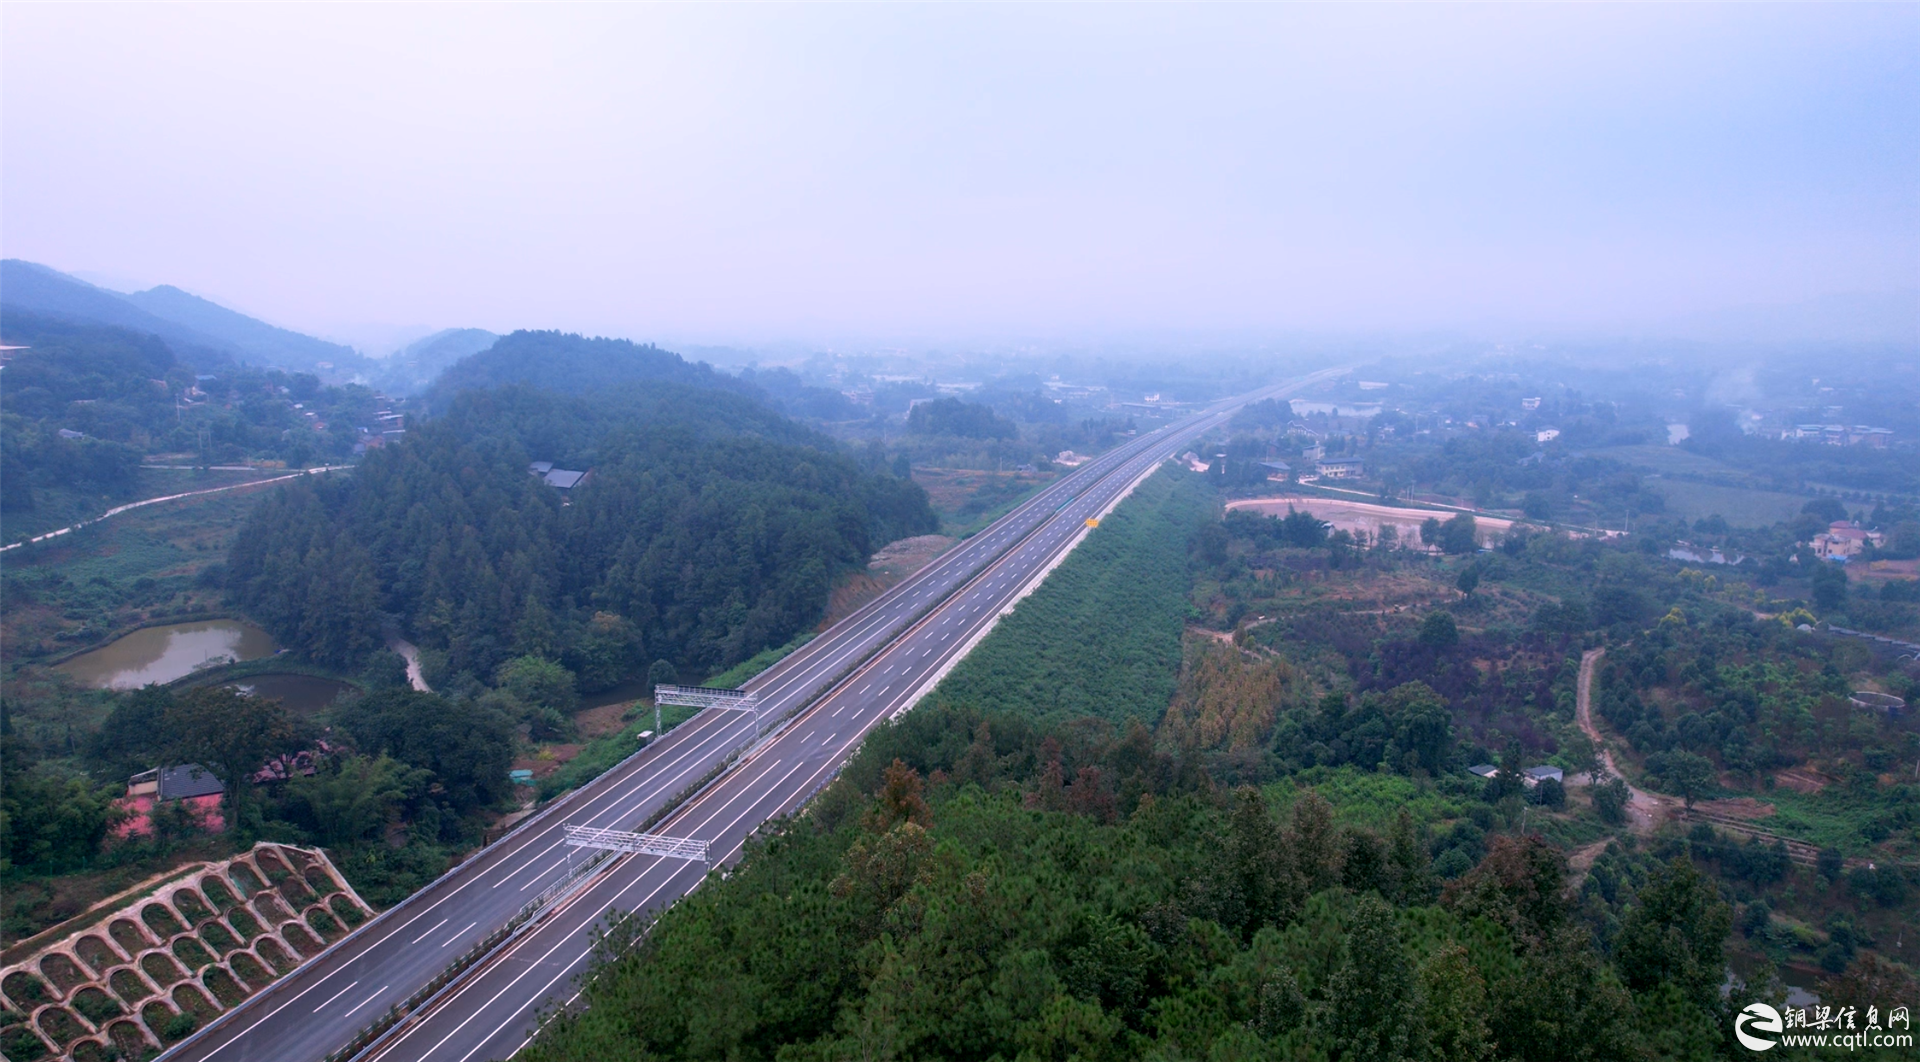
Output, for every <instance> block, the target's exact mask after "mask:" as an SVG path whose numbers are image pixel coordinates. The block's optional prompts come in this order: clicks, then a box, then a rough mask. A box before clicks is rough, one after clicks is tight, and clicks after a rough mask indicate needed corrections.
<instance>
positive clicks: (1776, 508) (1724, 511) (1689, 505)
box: [1648, 479, 1807, 527]
mask: <svg viewBox="0 0 1920 1062" xmlns="http://www.w3.org/2000/svg"><path fill="white" fill-rule="evenodd" d="M1648 486H1649V488H1651V489H1652V490H1655V491H1658V492H1659V493H1660V495H1661V496H1662V497H1664V498H1666V500H1667V513H1668V514H1669V515H1671V516H1677V517H1680V518H1681V519H1684V520H1688V521H1693V520H1700V519H1704V518H1706V517H1709V516H1713V515H1715V514H1719V515H1720V516H1723V517H1725V518H1726V520H1727V523H1729V524H1731V525H1733V526H1734V527H1766V526H1768V525H1769V524H1775V523H1779V522H1780V521H1782V520H1791V519H1793V517H1794V516H1795V515H1797V514H1798V513H1799V512H1800V508H1801V506H1803V505H1805V504H1806V503H1807V499H1806V498H1804V497H1802V496H1801V495H1798V494H1781V493H1779V492H1777V491H1770V490H1752V489H1749V488H1746V487H1722V486H1718V485H1716V484H1712V483H1693V482H1680V481H1676V480H1669V479H1661V480H1655V481H1653V482H1651V483H1649V484H1648Z"/></svg>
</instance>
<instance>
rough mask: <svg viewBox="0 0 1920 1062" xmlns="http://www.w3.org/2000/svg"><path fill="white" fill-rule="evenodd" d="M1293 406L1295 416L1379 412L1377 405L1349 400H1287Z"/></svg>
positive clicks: (1347, 415)
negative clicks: (1356, 403)
mask: <svg viewBox="0 0 1920 1062" xmlns="http://www.w3.org/2000/svg"><path fill="white" fill-rule="evenodd" d="M1287 401H1288V403H1289V404H1290V405H1292V406H1293V412H1294V415H1295V416H1303V415H1305V414H1308V413H1325V414H1327V415H1328V416H1333V417H1372V416H1377V415H1378V414H1379V412H1380V407H1379V406H1378V405H1354V404H1353V403H1350V402H1309V401H1307V400H1306V399H1304V398H1290V399H1288V400H1287Z"/></svg>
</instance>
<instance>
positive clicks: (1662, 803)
mask: <svg viewBox="0 0 1920 1062" xmlns="http://www.w3.org/2000/svg"><path fill="white" fill-rule="evenodd" d="M1605 654H1606V650H1605V649H1589V650H1587V652H1586V654H1585V655H1583V656H1582V657H1581V658H1580V687H1579V692H1578V694H1577V696H1576V698H1575V700H1574V705H1575V707H1574V716H1575V718H1577V719H1578V720H1579V721H1580V729H1581V730H1584V731H1586V734H1587V737H1588V739H1589V740H1591V741H1592V742H1593V749H1594V751H1595V752H1596V753H1598V754H1599V756H1600V762H1601V763H1603V764H1605V765H1606V768H1607V773H1608V774H1611V775H1614V776H1615V777H1620V778H1624V777H1625V776H1624V775H1622V774H1621V773H1620V769H1619V768H1617V767H1615V766H1614V765H1613V751H1612V750H1611V749H1609V748H1607V743H1606V739H1604V738H1602V737H1601V736H1600V729H1599V728H1598V727H1596V726H1594V725H1593V672H1594V668H1595V667H1596V666H1597V665H1598V664H1599V663H1600V657H1601V656H1603V655H1605ZM1672 808H1673V801H1671V800H1669V799H1667V798H1666V797H1663V796H1657V795H1655V794H1653V793H1649V792H1647V791H1646V790H1644V789H1637V788H1635V787H1634V786H1632V785H1628V786H1627V820H1628V821H1629V822H1630V823H1631V824H1632V826H1633V831H1634V832H1635V833H1651V832H1653V828H1654V827H1655V826H1658V825H1660V823H1661V822H1663V821H1665V819H1666V817H1667V815H1668V814H1669V812H1670V811H1671V810H1672ZM1588 847H1593V846H1591V845H1590V846H1588ZM1599 847H1600V848H1604V847H1606V846H1605V844H1604V843H1603V844H1601V845H1600V846H1599ZM1594 851H1595V854H1598V852H1599V848H1595V849H1594ZM1587 862H1588V864H1589V865H1591V864H1592V862H1593V857H1592V856H1589V857H1588V859H1587Z"/></svg>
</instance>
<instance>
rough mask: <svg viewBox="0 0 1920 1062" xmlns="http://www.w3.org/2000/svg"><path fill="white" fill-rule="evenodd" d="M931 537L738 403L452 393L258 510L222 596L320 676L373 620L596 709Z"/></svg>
mask: <svg viewBox="0 0 1920 1062" xmlns="http://www.w3.org/2000/svg"><path fill="white" fill-rule="evenodd" d="M520 335H523V336H525V335H528V334H527V333H521V334H520ZM510 338H511V337H510ZM502 342H503V343H505V342H506V341H504V340H503V341H502ZM496 349H497V348H496ZM636 349H638V348H636ZM540 460H544V461H553V462H555V463H556V464H557V465H559V466H560V467H563V468H571V469H578V470H591V472H592V475H591V476H590V477H589V478H588V479H587V480H586V481H585V482H583V483H581V484H580V485H578V486H576V487H574V488H573V489H572V490H571V491H568V492H562V491H560V490H558V489H555V488H554V487H551V486H548V485H547V484H546V483H545V482H544V481H542V480H541V479H539V478H537V477H535V476H532V475H529V474H528V464H529V462H532V461H540ZM933 527H934V517H933V513H932V511H931V510H930V509H929V508H928V505H927V500H926V496H925V494H924V493H923V492H922V491H921V490H920V488H919V487H917V486H914V485H913V484H912V483H911V482H908V481H904V480H900V479H896V478H894V477H893V476H891V475H888V474H887V473H886V472H884V471H880V470H877V469H868V468H863V467H862V466H861V465H860V464H858V463H856V462H855V461H854V460H853V459H851V458H849V457H847V456H845V455H843V454H841V453H839V452H837V451H836V450H835V449H834V446H833V444H832V443H831V442H830V441H829V440H827V439H826V438H824V437H822V436H819V435H816V434H814V433H813V432H810V431H808V430H807V429H805V428H803V427H801V426H799V425H797V424H794V423H793V422H791V421H788V420H786V419H785V418H782V417H780V416H779V415H777V414H775V413H773V412H771V411H769V410H767V409H766V408H765V407H763V406H760V405H758V404H757V403H755V402H753V401H750V400H749V399H747V398H744V397H741V396H738V395H732V394H727V393H724V392H719V391H712V390H705V389H696V388H692V387H688V386H685V385H683V384H678V383H667V382H656V383H651V384H648V385H646V386H645V387H644V388H642V387H633V386H630V387H628V388H625V389H614V390H611V391H606V392H603V393H602V394H599V395H597V396H595V397H591V398H586V397H570V396H564V395H555V394H551V393H548V392H544V391H536V390H533V389H531V388H526V387H507V388H503V389H500V390H496V391H473V392H467V393H464V394H461V395H460V396H458V397H457V398H455V399H454V400H453V402H452V405H451V408H450V409H449V410H448V412H447V414H446V415H445V416H444V417H441V418H438V419H436V420H433V421H430V422H428V423H426V424H425V425H423V426H421V427H419V428H417V429H415V430H412V431H411V432H409V436H408V441H407V442H406V444H404V445H402V446H399V447H392V448H388V449H386V450H382V451H376V452H374V453H372V454H369V455H368V457H367V459H366V461H365V462H364V463H363V464H362V466H361V468H360V471H359V472H358V473H357V474H356V475H355V476H354V477H352V478H351V479H347V480H342V481H339V482H334V483H325V482H303V483H300V484H299V485H297V486H294V487H289V488H287V489H285V490H283V491H281V492H280V493H278V494H277V495H276V496H274V497H273V498H271V499H269V500H267V501H266V502H264V503H263V504H262V505H261V506H260V508H259V509H258V510H257V512H256V514H255V516H254V518H253V520H252V523H251V525H250V526H249V528H248V529H247V531H246V533H244V534H242V535H241V536H240V539H239V541H238V543H237V544H236V545H235V547H234V549H233V553H232V556H231V558H230V566H231V571H232V574H231V578H232V584H231V585H232V587H233V589H234V591H235V593H236V595H237V597H238V598H239V600H240V602H241V604H243V605H244V606H245V607H246V608H247V609H248V610H249V611H250V612H251V613H252V614H253V615H254V616H255V617H257V618H258V619H259V620H261V621H262V622H263V623H265V624H266V625H267V626H268V627H269V628H270V629H271V630H272V631H273V632H274V634H275V635H276V636H277V637H279V638H280V639H281V640H282V641H283V642H284V643H286V644H289V645H293V646H297V647H299V648H301V649H304V650H306V651H307V652H309V653H310V654H312V655H313V656H314V657H315V658H316V659H318V660H322V661H326V662H330V663H335V664H340V665H347V664H351V663H354V662H356V658H358V657H360V656H361V655H362V654H364V653H366V652H367V651H369V650H372V649H374V648H376V647H378V645H379V644H380V634H381V628H382V624H383V620H384V619H385V617H384V616H383V615H382V614H383V613H385V614H391V615H392V616H394V617H396V618H397V619H398V621H399V623H400V624H401V625H402V626H403V627H404V628H405V629H406V630H407V631H408V632H409V633H410V634H411V635H413V636H414V637H416V638H417V639H418V640H420V641H421V642H422V644H423V645H424V646H425V647H427V648H428V649H429V650H430V651H432V652H430V653H429V661H430V663H431V664H432V665H433V669H434V670H437V671H438V672H440V673H441V674H442V675H445V676H457V675H459V674H460V673H463V672H464V673H466V674H468V675H471V676H474V677H476V678H480V679H486V678H488V677H490V676H492V675H493V673H494V671H495V670H496V669H497V668H498V667H499V665H500V664H501V663H502V662H503V661H505V660H507V659H509V658H511V657H516V656H523V655H528V654H533V655H538V656H542V657H546V658H548V659H552V660H558V661H560V662H562V663H563V664H565V665H566V666H567V667H569V668H570V669H572V670H573V671H574V672H575V673H576V674H577V675H578V677H579V681H580V686H581V687H582V688H583V689H586V690H593V689H599V688H604V687H608V686H612V685H614V684H615V683H617V682H619V681H621V680H622V679H624V678H627V677H630V676H632V675H634V674H635V673H637V672H638V671H640V670H644V669H645V667H646V665H647V663H648V662H649V661H652V660H656V659H666V660H670V661H672V662H674V663H675V664H676V665H678V666H679V667H681V668H684V669H687V670H689V671H692V672H704V671H708V670H711V669H715V668H720V667H725V666H727V665H730V664H732V663H735V662H737V661H739V660H742V659H745V658H746V657H749V656H752V655H753V654H754V653H755V652H758V651H759V650H760V649H762V648H765V647H767V646H769V645H777V644H780V643H781V642H784V641H786V640H787V639H789V638H791V637H792V636H793V635H794V634H796V633H797V632H798V631H800V630H801V629H803V628H805V627H806V626H808V625H810V624H812V623H813V622H815V621H816V620H817V619H818V618H819V615H820V611H821V609H822V608H823V606H824V605H825V603H826V599H827V592H828V588H829V584H830V582H831V580H832V578H833V576H834V574H835V573H836V572H837V571H839V570H841V569H843V568H845V567H848V566H851V565H856V564H860V563H862V562H864V560H865V559H866V557H867V556H868V554H869V553H870V552H871V551H872V550H873V549H874V548H877V547H878V546H879V545H881V544H883V543H885V542H887V541H890V540H892V539H895V538H901V537H905V536H908V535H915V534H921V533H924V532H927V531H930V530H932V529H933ZM437 654H444V656H440V655H437Z"/></svg>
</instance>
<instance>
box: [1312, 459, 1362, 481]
mask: <svg viewBox="0 0 1920 1062" xmlns="http://www.w3.org/2000/svg"><path fill="white" fill-rule="evenodd" d="M1316 471H1318V472H1319V473H1320V478H1321V479H1357V478H1359V476H1360V474H1361V473H1362V472H1364V471H1366V462H1365V461H1362V460H1360V459H1359V458H1357V457H1335V458H1331V459H1329V460H1326V461H1322V462H1320V463H1319V464H1318V465H1317V466H1316Z"/></svg>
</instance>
